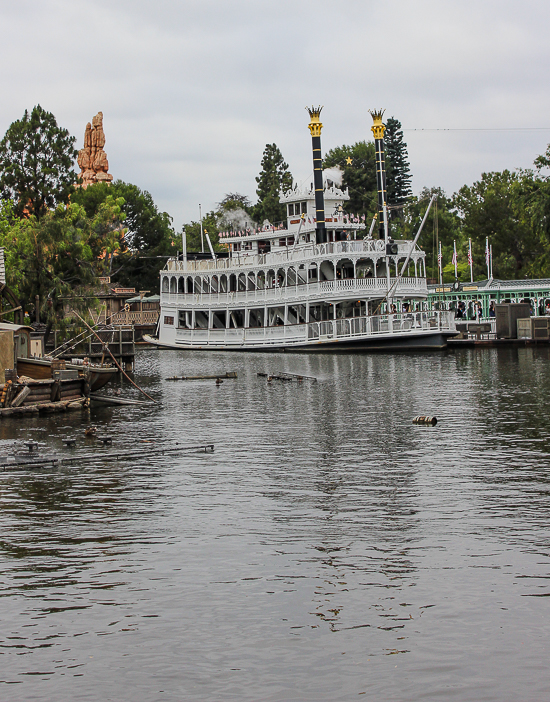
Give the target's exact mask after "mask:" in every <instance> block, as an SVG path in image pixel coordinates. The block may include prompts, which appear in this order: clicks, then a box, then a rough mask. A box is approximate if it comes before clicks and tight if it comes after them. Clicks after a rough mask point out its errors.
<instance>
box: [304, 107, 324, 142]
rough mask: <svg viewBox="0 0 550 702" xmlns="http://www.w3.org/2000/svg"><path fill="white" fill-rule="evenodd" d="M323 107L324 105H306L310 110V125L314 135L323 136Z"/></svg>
mask: <svg viewBox="0 0 550 702" xmlns="http://www.w3.org/2000/svg"><path fill="white" fill-rule="evenodd" d="M322 109H323V106H322V105H321V106H319V107H306V110H307V111H308V112H309V117H310V119H311V122H310V123H309V125H308V126H309V131H310V132H311V136H312V137H314V136H321V129H322V128H323V125H322V124H321V110H322Z"/></svg>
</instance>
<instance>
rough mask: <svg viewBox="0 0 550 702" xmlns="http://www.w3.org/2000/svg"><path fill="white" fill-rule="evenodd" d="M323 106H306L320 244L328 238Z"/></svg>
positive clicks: (317, 236)
mask: <svg viewBox="0 0 550 702" xmlns="http://www.w3.org/2000/svg"><path fill="white" fill-rule="evenodd" d="M322 109H323V108H322V107H311V108H309V107H306V110H307V111H308V112H309V117H310V120H311V121H310V123H309V131H310V132H311V146H312V149H313V181H314V186H315V221H316V226H315V231H316V240H317V243H318V244H322V243H324V242H325V241H326V240H327V232H326V229H325V197H324V194H323V158H322V156H321V129H322V128H323V125H322V124H321V110H322Z"/></svg>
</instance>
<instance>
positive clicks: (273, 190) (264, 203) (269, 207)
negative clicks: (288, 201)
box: [253, 144, 292, 224]
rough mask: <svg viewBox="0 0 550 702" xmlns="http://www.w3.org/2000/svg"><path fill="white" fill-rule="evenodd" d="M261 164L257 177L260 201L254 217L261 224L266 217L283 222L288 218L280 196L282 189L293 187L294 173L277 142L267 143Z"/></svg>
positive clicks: (273, 221) (257, 193)
mask: <svg viewBox="0 0 550 702" xmlns="http://www.w3.org/2000/svg"><path fill="white" fill-rule="evenodd" d="M261 166H262V170H261V171H260V174H259V175H258V176H257V177H256V182H257V183H258V187H257V188H256V195H257V196H258V203H257V204H256V205H255V206H254V208H253V218H254V220H255V221H256V222H258V223H259V224H262V223H263V222H264V221H265V220H266V219H267V220H268V221H269V222H271V223H272V224H275V223H277V222H282V221H283V220H285V219H286V211H285V206H284V205H281V204H280V203H279V197H280V193H281V191H282V192H286V191H287V190H290V188H292V174H291V173H290V171H289V170H288V164H287V163H285V161H284V159H283V155H282V153H281V152H280V150H279V148H278V146H277V144H266V146H265V149H264V153H263V157H262V164H261Z"/></svg>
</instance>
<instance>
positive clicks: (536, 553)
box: [0, 349, 550, 702]
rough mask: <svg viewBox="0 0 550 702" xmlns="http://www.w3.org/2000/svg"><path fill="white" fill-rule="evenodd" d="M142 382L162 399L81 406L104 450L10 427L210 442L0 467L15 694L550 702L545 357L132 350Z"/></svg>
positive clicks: (3, 603) (15, 435)
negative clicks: (425, 419)
mask: <svg viewBox="0 0 550 702" xmlns="http://www.w3.org/2000/svg"><path fill="white" fill-rule="evenodd" d="M232 370H236V371H237V372H238V378H237V379H236V380H225V382H224V383H223V384H222V385H221V386H220V387H216V386H215V384H214V382H213V381H208V380H205V381H187V382H167V381H166V380H165V378H167V377H168V376H170V375H174V374H178V375H191V374H199V373H224V372H225V371H232ZM259 371H262V372H263V371H269V372H277V371H289V372H294V373H303V374H306V375H311V376H317V377H318V378H319V382H317V383H311V382H308V381H306V382H304V383H302V384H300V385H298V384H296V383H282V382H277V381H274V382H273V383H271V384H268V383H267V382H266V379H265V378H260V377H258V376H257V373H258V372H259ZM136 378H137V379H138V381H139V382H141V383H143V385H144V387H146V388H147V390H148V391H149V392H150V393H152V394H153V395H155V397H157V398H159V400H160V401H161V404H160V406H159V407H158V408H156V407H153V408H150V407H137V408H129V409H128V408H101V409H95V408H94V409H92V410H91V413H90V421H91V422H92V423H93V424H94V425H96V426H97V427H99V428H100V431H102V432H105V431H108V432H109V433H110V434H112V436H113V441H114V444H113V448H107V449H103V448H99V447H98V446H97V445H96V443H94V441H93V440H92V441H90V440H89V439H88V440H87V439H85V437H84V432H83V430H84V426H85V423H84V422H83V421H82V419H81V417H80V414H69V415H63V416H61V415H57V416H52V417H50V418H48V419H46V420H40V421H38V420H34V419H30V418H29V419H24V418H21V419H19V420H17V421H16V420H13V419H10V420H8V419H5V420H2V422H1V423H0V451H1V452H2V453H3V454H9V453H12V452H13V443H14V439H23V438H35V439H37V440H38V441H40V442H41V443H42V444H43V445H44V450H49V451H52V450H55V451H56V452H58V453H60V454H63V455H67V453H68V452H69V451H70V449H65V448H63V447H62V444H61V440H60V437H61V436H62V435H65V434H74V435H76V436H77V437H78V445H77V448H76V449H74V451H75V452H77V453H78V452H82V453H86V454H89V453H91V452H92V451H97V452H98V453H99V454H101V453H102V452H108V451H112V450H113V449H114V448H117V449H120V448H128V449H136V448H143V449H144V450H146V449H147V447H148V446H151V444H149V443H146V440H151V441H153V442H157V445H158V442H168V443H169V442H170V441H172V440H178V441H185V442H188V443H189V444H196V443H201V442H212V443H214V444H215V452H214V453H213V454H205V453H192V454H188V455H179V456H176V455H172V456H170V457H163V458H149V457H143V458H142V459H140V460H132V461H126V462H118V463H117V462H113V463H111V462H105V461H101V460H100V459H99V460H98V461H97V463H92V464H88V463H86V464H82V465H80V466H79V465H78V463H77V464H75V466H73V467H70V466H61V467H58V468H54V469H52V468H43V469H33V470H29V471H26V472H16V471H6V472H3V473H0V520H1V521H0V559H1V571H0V596H1V597H0V617H1V629H0V681H1V683H0V699H1V700H10V702H12V701H13V702H17V701H18V700H44V701H46V700H47V701H48V702H50V701H51V700H56V702H69V701H70V702H74V701H78V700H90V701H94V702H95V701H99V700H100V701H101V702H104V701H107V700H113V701H115V702H156V701H157V700H167V701H170V702H172V701H174V702H176V701H178V702H179V701H180V700H185V701H189V700H191V701H194V700H207V701H210V700H212V701H214V702H215V701H221V702H223V701H225V700H239V701H263V700H268V701H271V700H273V701H279V700H291V701H294V700H296V701H298V700H316V701H317V700H331V701H332V700H353V699H359V700H360V699H369V700H397V701H399V702H401V701H405V702H409V701H412V700H423V701H424V700H429V699H432V700H447V699H449V700H460V701H462V700H475V701H476V702H479V701H482V700H498V701H499V702H503V701H506V700H514V701H515V700H535V701H539V700H547V699H550V670H549V665H548V660H549V656H550V647H549V644H548V641H549V633H550V631H549V630H550V617H549V612H548V610H549V607H550V461H549V458H550V408H549V403H548V397H549V396H550V354H549V349H540V350H537V349H534V350H533V349H498V350H497V349H493V350H480V351H478V350H461V351H457V352H446V353H441V354H439V353H431V354H421V353H418V354H415V355H407V354H402V355H386V354H384V355H382V354H381V355H323V356H315V355H284V354H273V355H271V354H258V355H252V354H250V355H249V354H242V355H241V354H221V353H200V352H193V353H183V352H172V351H164V352H159V351H154V350H143V351H140V352H139V356H138V359H137V365H136ZM131 392H132V391H131V389H129V388H128V387H126V386H125V387H124V394H126V395H129V394H131ZM134 396H135V395H134ZM418 414H435V415H436V416H437V417H438V419H439V423H438V425H437V426H436V427H434V428H431V427H429V428H427V427H418V426H413V425H412V424H411V419H412V418H413V417H414V416H415V415H418Z"/></svg>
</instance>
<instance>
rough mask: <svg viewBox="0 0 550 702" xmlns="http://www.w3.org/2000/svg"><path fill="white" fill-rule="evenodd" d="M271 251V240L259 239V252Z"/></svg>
mask: <svg viewBox="0 0 550 702" xmlns="http://www.w3.org/2000/svg"><path fill="white" fill-rule="evenodd" d="M270 251H271V242H270V241H259V242H258V253H261V254H264V253H269V252H270Z"/></svg>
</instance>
